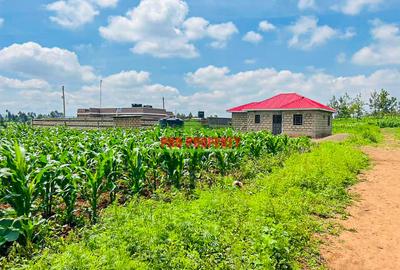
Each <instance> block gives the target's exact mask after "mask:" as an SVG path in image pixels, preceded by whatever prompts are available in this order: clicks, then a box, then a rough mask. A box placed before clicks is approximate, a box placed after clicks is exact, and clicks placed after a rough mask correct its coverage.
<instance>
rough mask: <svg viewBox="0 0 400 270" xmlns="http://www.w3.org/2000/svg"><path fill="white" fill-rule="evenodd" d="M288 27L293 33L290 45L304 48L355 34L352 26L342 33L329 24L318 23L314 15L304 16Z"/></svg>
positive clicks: (347, 37)
mask: <svg viewBox="0 0 400 270" xmlns="http://www.w3.org/2000/svg"><path fill="white" fill-rule="evenodd" d="M288 29H289V32H291V33H292V35H293V36H292V38H291V39H290V40H289V42H288V45H289V47H294V48H299V49H302V50H310V49H312V48H314V47H317V46H320V45H323V44H325V43H326V42H327V41H329V40H331V39H334V38H341V39H349V38H351V37H353V36H354V35H355V32H354V30H353V29H352V28H348V29H346V32H345V33H342V32H341V31H339V30H337V29H334V28H332V27H330V26H328V25H322V26H321V25H318V19H317V18H316V17H314V16H302V17H300V18H299V19H298V20H297V21H296V22H295V23H294V24H292V25H291V26H289V27H288Z"/></svg>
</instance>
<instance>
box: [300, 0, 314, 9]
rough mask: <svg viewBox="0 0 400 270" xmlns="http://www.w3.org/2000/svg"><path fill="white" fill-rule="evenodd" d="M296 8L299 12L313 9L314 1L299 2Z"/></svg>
mask: <svg viewBox="0 0 400 270" xmlns="http://www.w3.org/2000/svg"><path fill="white" fill-rule="evenodd" d="M297 7H298V8H299V9H300V10H305V9H314V8H315V7H316V6H315V0H299V2H298V3H297Z"/></svg>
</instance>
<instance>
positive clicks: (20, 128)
mask: <svg viewBox="0 0 400 270" xmlns="http://www.w3.org/2000/svg"><path fill="white" fill-rule="evenodd" d="M182 137H183V138H187V137H193V138H206V137H208V138H223V137H224V138H225V137H231V138H233V137H235V138H239V139H240V144H239V145H235V146H234V147H225V148H224V147H220V146H218V145H216V144H215V145H213V144H211V145H208V147H201V146H199V145H195V146H194V147H193V146H187V145H185V144H182V147H166V146H165V145H164V144H163V143H162V141H163V140H165V139H163V138H182ZM239 139H237V141H238V140H239ZM310 144H311V143H310V140H309V139H308V138H289V137H287V136H273V135H271V134H270V133H267V132H252V133H240V132H237V131H234V130H231V129H219V130H211V129H199V130H185V129H160V128H154V129H147V130H139V129H137V130H134V129H131V130H128V129H108V130H87V131H82V130H74V129H67V128H43V129H35V128H32V127H30V126H26V125H9V126H8V127H7V128H5V129H0V253H3V254H4V253H5V252H6V250H7V249H8V248H9V247H10V246H11V245H12V243H13V242H17V243H18V244H19V245H21V246H23V247H25V248H27V250H29V249H30V248H33V246H34V245H37V243H39V242H40V239H41V229H42V228H44V227H46V226H47V227H48V226H63V227H66V226H67V227H74V226H79V225H82V224H83V225H84V224H85V223H87V222H90V223H92V224H94V223H96V221H97V220H98V215H99V211H100V210H101V209H102V208H104V207H106V206H107V205H109V204H113V203H116V204H123V203H124V202H125V201H127V200H129V199H132V198H133V199H134V198H135V197H137V196H142V197H147V198H152V197H154V196H156V195H157V194H158V193H159V192H162V193H166V192H176V191H183V192H185V193H186V194H188V195H189V196H190V194H191V193H192V191H193V190H195V189H196V188H205V187H207V186H211V185H213V184H214V183H213V181H215V179H216V178H215V177H213V176H216V175H220V176H226V175H230V174H234V172H235V171H240V166H241V164H243V162H246V160H248V159H257V158H258V157H260V156H266V155H271V156H273V155H278V154H283V155H285V154H288V153H289V152H291V151H296V152H304V151H308V149H309V148H310ZM49 224H50V225H49Z"/></svg>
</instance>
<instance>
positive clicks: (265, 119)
mask: <svg viewBox="0 0 400 270" xmlns="http://www.w3.org/2000/svg"><path fill="white" fill-rule="evenodd" d="M273 114H274V113H273V112H271V111H252V112H247V130H254V131H259V130H268V131H272V115H273ZM256 115H260V123H256V122H255V119H256Z"/></svg>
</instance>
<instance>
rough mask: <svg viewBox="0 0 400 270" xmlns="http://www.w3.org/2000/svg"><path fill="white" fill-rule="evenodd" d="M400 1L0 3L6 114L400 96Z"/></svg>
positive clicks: (0, 90)
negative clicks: (286, 97) (375, 93)
mask: <svg viewBox="0 0 400 270" xmlns="http://www.w3.org/2000/svg"><path fill="white" fill-rule="evenodd" d="M399 11H400V1H395V0H389V1H384V0H357V1H354V0H340V1H326V0H325V1H322V0H289V1H265V0H264V1H259V0H255V1H242V0H241V1H239V0H230V1H228V0H220V1H213V0H202V1H195V0H186V1H183V0H141V1H127V0H64V1H55V0H46V1H44V0H36V1H23V0H13V1H11V0H0V112H4V111H5V110H6V109H9V110H11V111H18V110H24V111H35V112H49V111H51V110H55V109H58V110H61V102H60V101H61V99H60V90H59V89H60V87H61V85H65V87H66V89H67V109H68V114H69V115H74V114H75V112H76V109H77V108H78V107H95V106H98V82H99V80H100V79H103V81H104V84H103V86H104V89H103V93H104V97H103V100H104V102H103V105H104V106H110V107H115V106H118V107H122V106H129V104H130V103H149V104H153V105H155V106H159V105H160V104H161V98H162V97H163V96H164V97H165V98H166V100H167V108H168V109H170V110H172V111H176V112H186V113H187V112H189V111H192V112H196V111H197V110H205V111H206V112H207V113H208V114H219V115H224V114H225V110H226V109H228V108H229V107H232V106H235V105H239V104H242V103H245V102H249V101H255V100H261V99H265V98H267V97H270V96H272V95H274V94H276V93H279V92H298V93H300V94H304V95H306V96H308V97H310V98H314V99H317V100H319V101H321V102H324V103H326V102H328V100H329V99H330V97H331V96H332V95H341V94H343V93H344V92H345V91H348V92H349V93H351V94H354V95H355V94H357V93H362V94H363V96H364V98H365V99H367V97H368V95H369V93H370V92H371V91H372V90H375V89H379V88H387V89H388V90H389V91H390V92H391V93H392V94H393V95H395V96H397V97H400V87H399V86H400V80H399V79H398V78H399V77H400V70H399V65H400V17H399V16H398V14H399Z"/></svg>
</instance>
